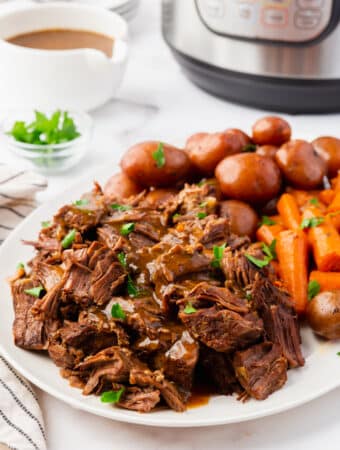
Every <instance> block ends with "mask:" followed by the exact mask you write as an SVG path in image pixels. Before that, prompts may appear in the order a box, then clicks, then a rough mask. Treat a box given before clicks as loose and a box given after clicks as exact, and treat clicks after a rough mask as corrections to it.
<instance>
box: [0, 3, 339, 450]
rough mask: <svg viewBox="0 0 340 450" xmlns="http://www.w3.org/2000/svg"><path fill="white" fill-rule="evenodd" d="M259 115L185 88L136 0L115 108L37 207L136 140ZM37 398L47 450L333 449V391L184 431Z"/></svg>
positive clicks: (308, 120)
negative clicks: (286, 407)
mask: <svg viewBox="0 0 340 450" xmlns="http://www.w3.org/2000/svg"><path fill="white" fill-rule="evenodd" d="M183 1H185V0H183ZM261 114H262V112H261V111H259V110H254V109H250V108H245V107H241V106H236V105H233V104H230V103H227V102H225V101H222V100H219V99H216V98H214V97H211V96H209V95H208V94H206V93H204V92H202V91H200V90H199V89H198V88H196V87H195V86H193V85H192V84H191V83H189V81H187V80H186V78H185V77H184V76H183V74H182V73H181V70H180V68H179V67H178V66H177V64H176V63H175V61H174V59H173V58H172V57H171V55H170V52H169V51H168V49H167V47H166V45H165V44H164V42H163V41H162V39H161V34H160V1H159V0H142V3H141V9H140V12H139V16H138V17H137V19H135V22H134V23H133V26H132V30H131V55H130V63H129V66H128V70H127V73H126V77H125V79H124V83H123V86H122V88H121V90H120V91H119V100H116V101H112V102H111V103H109V104H107V105H106V106H105V107H103V108H101V109H100V110H97V111H95V112H93V114H92V116H93V118H94V120H95V132H94V139H93V143H92V145H91V149H90V151H89V153H88V155H87V156H86V157H85V159H84V160H83V161H82V162H81V163H80V165H79V166H78V167H76V168H74V169H72V170H71V171H70V172H68V173H65V174H62V175H58V176H54V177H49V188H48V190H47V191H46V192H45V193H44V194H43V195H42V196H41V200H48V199H49V198H51V197H52V196H53V195H54V194H55V193H57V192H59V191H60V190H62V189H65V188H66V187H67V186H69V185H70V184H72V183H74V182H76V180H77V179H78V178H79V177H83V176H85V175H87V174H94V177H95V172H96V168H98V167H100V166H101V165H102V164H112V171H113V172H114V171H116V170H117V165H116V163H117V162H118V161H119V159H120V156H121V154H122V152H123V151H124V150H125V149H126V148H127V147H128V146H129V145H130V144H133V143H135V142H137V141H139V140H145V139H153V138H154V139H157V140H162V141H168V142H170V143H175V144H178V145H181V144H182V143H183V142H184V140H185V138H186V137H187V136H188V135H190V134H191V133H193V132H196V131H212V130H223V129H225V128H228V127H241V128H243V129H245V130H249V129H250V126H251V124H252V123H253V122H254V121H255V119H256V118H258V117H259V116H260V115H261ZM288 120H289V121H290V123H291V124H292V126H293V130H294V132H295V133H294V134H295V135H296V136H299V137H305V138H312V137H316V136H318V135H321V134H334V135H339V134H340V133H339V122H340V115H324V116H290V117H288ZM0 149H1V147H0ZM1 155H2V156H1V160H2V161H8V162H12V163H13V162H14V161H13V160H12V158H11V156H10V155H9V154H8V153H6V151H5V149H1ZM339 364H340V362H339ZM38 395H39V399H40V402H41V405H42V408H43V413H44V417H45V421H46V428H47V436H48V449H49V450H68V449H74V448H77V449H82V450H90V449H91V450H92V449H96V450H108V449H111V448H112V449H115V450H134V449H137V448H138V449H139V450H171V449H176V450H191V449H192V450H193V449H195V450H206V449H207V448H210V449H212V450H218V449H221V450H222V449H224V450H225V449H285V450H286V449H287V450H288V449H290V450H291V449H294V450H299V449H303V450H305V449H308V450H319V449H320V448H322V449H323V450H326V449H338V448H339V445H340V444H339V442H340V427H339V406H338V405H339V402H340V389H338V390H336V391H333V392H332V393H330V394H328V395H326V396H324V397H322V398H320V399H318V400H316V401H313V402H311V403H309V404H307V405H305V406H302V407H299V408H296V409H294V410H292V411H289V412H286V413H281V414H278V415H276V416H273V417H270V418H265V419H260V420H255V421H252V422H245V423H241V424H236V425H229V426H219V427H213V428H210V429H208V428H201V429H191V430H186V429H176V430H173V429H157V428H146V427H142V426H135V425H129V424H123V423H118V422H113V421H110V420H107V419H102V418H99V417H95V416H92V415H90V414H88V413H85V412H81V411H77V410H75V409H72V408H71V407H69V406H67V405H65V404H63V403H61V402H60V401H58V400H56V399H54V398H52V397H50V396H49V395H47V394H45V393H44V392H42V391H38ZM226 414H228V411H226Z"/></svg>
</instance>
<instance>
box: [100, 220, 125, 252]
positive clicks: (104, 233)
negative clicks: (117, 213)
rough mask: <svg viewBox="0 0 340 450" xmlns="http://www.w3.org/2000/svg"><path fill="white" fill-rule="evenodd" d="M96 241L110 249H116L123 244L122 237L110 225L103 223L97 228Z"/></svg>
mask: <svg viewBox="0 0 340 450" xmlns="http://www.w3.org/2000/svg"><path fill="white" fill-rule="evenodd" d="M97 235H98V241H99V242H100V243H102V244H105V245H106V247H108V248H109V249H111V250H116V249H117V248H119V247H121V246H122V245H123V238H122V236H121V235H120V234H119V232H118V231H117V230H116V229H115V228H113V227H112V226H111V225H103V226H102V227H99V228H97Z"/></svg>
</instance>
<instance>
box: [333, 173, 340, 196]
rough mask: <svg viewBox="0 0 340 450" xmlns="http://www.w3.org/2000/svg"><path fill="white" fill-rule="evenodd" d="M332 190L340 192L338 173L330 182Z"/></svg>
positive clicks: (339, 176) (339, 175)
mask: <svg viewBox="0 0 340 450" xmlns="http://www.w3.org/2000/svg"><path fill="white" fill-rule="evenodd" d="M331 185H332V188H333V189H334V191H335V192H339V191H340V173H339V172H338V175H337V176H336V177H335V178H333V179H332V180H331Z"/></svg>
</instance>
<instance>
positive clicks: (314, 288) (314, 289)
mask: <svg viewBox="0 0 340 450" xmlns="http://www.w3.org/2000/svg"><path fill="white" fill-rule="evenodd" d="M320 288H321V286H320V284H319V282H318V281H316V280H311V281H310V282H309V283H308V288H307V296H308V301H311V300H313V298H314V297H315V296H316V295H318V293H319V292H320Z"/></svg>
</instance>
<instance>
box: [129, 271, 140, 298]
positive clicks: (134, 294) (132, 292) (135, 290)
mask: <svg viewBox="0 0 340 450" xmlns="http://www.w3.org/2000/svg"><path fill="white" fill-rule="evenodd" d="M127 291H128V294H129V295H130V297H138V295H139V294H140V291H139V289H138V288H137V286H135V284H134V282H133V281H132V278H131V276H130V275H128V278H127Z"/></svg>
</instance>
